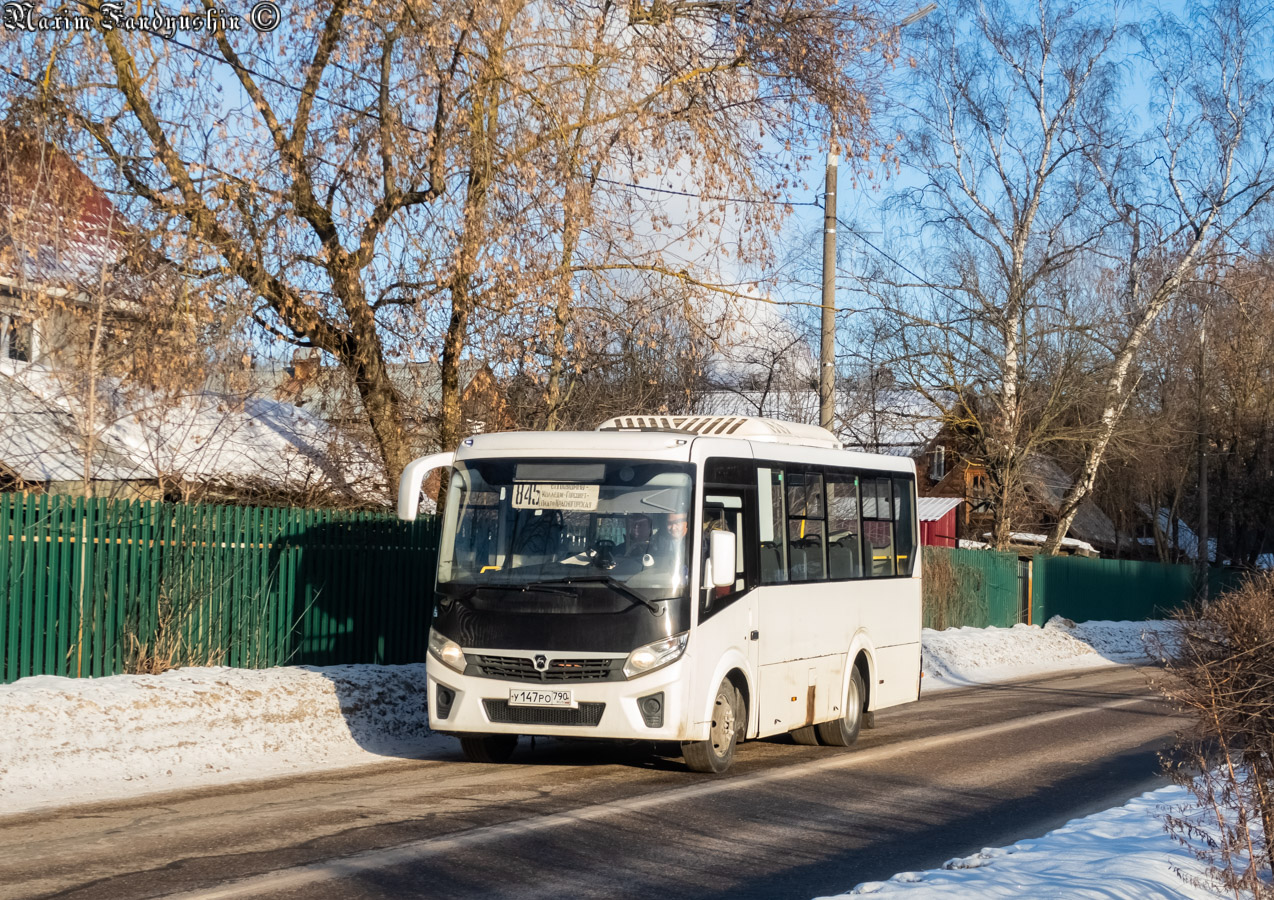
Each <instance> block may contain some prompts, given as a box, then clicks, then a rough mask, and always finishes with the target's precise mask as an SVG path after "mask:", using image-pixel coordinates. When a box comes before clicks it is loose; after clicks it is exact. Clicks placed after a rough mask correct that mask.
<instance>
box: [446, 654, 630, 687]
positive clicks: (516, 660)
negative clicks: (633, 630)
mask: <svg viewBox="0 0 1274 900" xmlns="http://www.w3.org/2000/svg"><path fill="white" fill-rule="evenodd" d="M471 658H472V657H471ZM476 660H477V664H476V666H475V668H476V669H477V671H476V672H471V673H469V674H474V675H485V676H486V677H488V678H506V679H509V680H510V681H612V680H618V679H620V678H622V677H623V669H622V664H623V659H622V658H615V659H610V658H607V657H601V658H599V659H550V660H549V666H548V669H546V670H545V671H543V672H537V671H536V670H535V666H534V665H533V664H532V662H531V660H529V659H527V658H526V657H525V656H482V655H479V656H477V657H476Z"/></svg>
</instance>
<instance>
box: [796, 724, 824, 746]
mask: <svg viewBox="0 0 1274 900" xmlns="http://www.w3.org/2000/svg"><path fill="white" fill-rule="evenodd" d="M814 729H815V726H813V725H806V726H804V727H802V728H798V729H796V730H795V731H793V732H792V740H794V741H796V743H798V744H800V745H801V746H802V747H816V746H818V743H819V740H818V732H817V731H815V730H814Z"/></svg>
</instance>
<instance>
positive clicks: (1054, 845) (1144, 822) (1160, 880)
mask: <svg viewBox="0 0 1274 900" xmlns="http://www.w3.org/2000/svg"><path fill="white" fill-rule="evenodd" d="M1192 799H1193V798H1192V795H1191V794H1190V793H1189V792H1188V791H1186V789H1185V788H1182V787H1177V786H1175V785H1174V786H1172V787H1166V788H1161V789H1160V790H1157V791H1151V792H1150V793H1148V794H1142V795H1141V796H1140V797H1134V798H1133V799H1132V800H1130V801H1128V803H1127V804H1125V805H1124V806H1120V807H1117V808H1115V809H1108V810H1106V811H1105V812H1100V813H1096V814H1095V815H1091V816H1088V817H1087V818H1084V819H1076V820H1074V821H1072V822H1068V823H1067V824H1066V825H1064V826H1062V827H1061V828H1059V829H1057V830H1056V831H1050V832H1049V833H1048V834H1046V835H1044V836H1043V837H1041V838H1038V839H1036V840H1026V841H1018V842H1017V843H1016V844H1014V845H1013V846H1011V847H1000V848H994V849H987V850H983V851H982V852H980V853H977V854H974V855H973V856H968V857H965V858H963V859H953V860H951V861H950V862H948V863H946V864H945V865H944V866H943V867H942V868H941V869H931V870H929V871H927V872H903V873H900V874H898V875H895V876H894V877H893V878H891V879H889V880H888V881H869V882H866V883H864V884H860V885H858V886H857V887H856V888H854V889H853V890H852V891H850V892H849V893H848V894H842V895H840V897H841V898H847V897H850V896H862V895H868V896H871V897H873V898H880V900H931V898H939V897H940V898H942V900H996V898H1021V897H1030V898H1032V900H1053V898H1057V900H1061V898H1066V900H1070V898H1092V900H1159V898H1163V900H1170V898H1171V900H1221V898H1225V897H1232V896H1233V895H1232V894H1229V893H1226V892H1224V891H1222V890H1221V889H1220V888H1215V889H1213V888H1209V887H1206V886H1204V885H1206V884H1208V880H1207V875H1206V871H1205V867H1204V865H1203V864H1202V863H1201V862H1199V860H1197V859H1196V858H1195V857H1194V855H1193V854H1192V853H1190V851H1188V850H1186V849H1185V848H1184V847H1182V846H1181V845H1180V844H1178V843H1177V842H1176V841H1175V840H1174V839H1173V838H1172V837H1171V836H1170V835H1168V834H1167V832H1165V831H1164V827H1163V819H1162V818H1160V815H1161V813H1162V811H1163V810H1164V809H1165V808H1166V809H1170V810H1172V811H1173V812H1174V813H1176V814H1181V813H1182V812H1183V811H1185V810H1187V809H1191V808H1193V804H1192V802H1191V801H1192ZM1194 818H1195V819H1196V820H1197V824H1198V825H1199V827H1200V828H1201V829H1203V830H1204V831H1205V832H1206V831H1207V830H1208V828H1209V825H1211V827H1212V828H1215V825H1216V823H1215V821H1213V822H1211V823H1209V822H1208V821H1207V818H1206V817H1205V816H1200V815H1198V814H1196V816H1195V817H1194Z"/></svg>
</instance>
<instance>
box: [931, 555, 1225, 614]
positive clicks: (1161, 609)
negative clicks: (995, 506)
mask: <svg viewBox="0 0 1274 900" xmlns="http://www.w3.org/2000/svg"><path fill="white" fill-rule="evenodd" d="M922 559H923V565H924V567H925V569H924V577H925V587H924V592H925V609H924V624H925V627H926V628H951V627H956V626H960V625H972V626H975V627H978V628H985V627H987V626H989V625H997V626H1000V627H1007V626H1010V625H1015V624H1017V623H1018V622H1028V621H1029V622H1033V623H1035V624H1037V625H1043V624H1044V623H1045V622H1047V621H1048V620H1049V619H1051V618H1052V617H1053V616H1064V617H1065V618H1067V619H1071V620H1073V621H1076V622H1086V621H1090V620H1093V619H1111V620H1117V621H1118V620H1125V621H1138V620H1142V619H1156V618H1162V617H1164V616H1167V615H1169V614H1171V613H1172V612H1173V611H1175V610H1177V609H1180V608H1182V607H1183V606H1185V605H1186V604H1188V603H1190V602H1192V601H1193V600H1194V598H1195V596H1196V583H1195V579H1196V571H1195V568H1194V567H1193V566H1189V565H1174V564H1167V563H1157V562H1140V561H1134V560H1128V559H1091V558H1087V557H1082V556H1035V557H1032V558H1030V568H1029V571H1028V570H1027V569H1026V568H1025V566H1026V562H1025V560H1024V559H1023V558H1020V557H1019V556H1018V555H1017V554H1015V553H998V552H996V551H993V550H953V549H948V548H946V547H925V548H924V553H923V556H922ZM1243 575H1244V573H1243V572H1241V571H1238V570H1234V569H1224V568H1219V567H1214V568H1212V569H1210V570H1209V572H1208V591H1209V595H1210V596H1216V595H1217V594H1219V593H1222V592H1224V591H1226V590H1229V589H1231V588H1233V587H1236V586H1237V585H1238V583H1239V582H1240V581H1241V580H1242V578H1243ZM1028 598H1029V599H1028ZM1028 603H1029V614H1028Z"/></svg>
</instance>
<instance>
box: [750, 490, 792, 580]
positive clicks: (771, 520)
mask: <svg viewBox="0 0 1274 900" xmlns="http://www.w3.org/2000/svg"><path fill="white" fill-rule="evenodd" d="M756 485H757V512H758V513H759V514H760V521H759V525H758V535H757V537H758V539H759V540H760V546H761V565H760V578H761V584H779V583H782V582H785V581H787V580H788V578H787V541H786V540H784V536H785V532H786V528H787V516H786V515H785V514H784V511H783V506H784V504H783V499H784V498H783V470H782V469H780V468H778V467H777V466H757V470H756Z"/></svg>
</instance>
